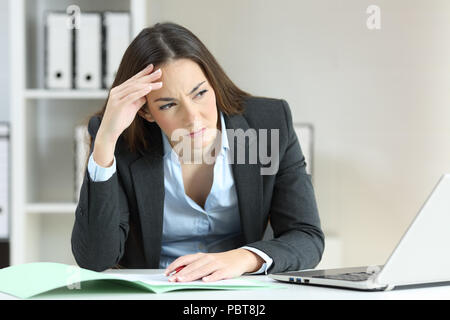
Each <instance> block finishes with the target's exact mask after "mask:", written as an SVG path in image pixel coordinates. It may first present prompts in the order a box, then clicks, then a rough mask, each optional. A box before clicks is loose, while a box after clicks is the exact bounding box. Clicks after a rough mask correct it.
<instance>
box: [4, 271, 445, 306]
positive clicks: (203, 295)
mask: <svg viewBox="0 0 450 320" xmlns="http://www.w3.org/2000/svg"><path fill="white" fill-rule="evenodd" d="M105 272H107V273H117V274H120V273H126V272H127V270H124V269H123V270H107V271H105ZM162 272H163V270H162V269H160V270H159V269H133V270H132V273H134V274H136V273H150V274H151V273H162ZM242 278H244V279H257V280H262V281H271V282H275V283H277V284H282V285H284V286H285V287H286V288H282V289H253V290H189V291H174V292H168V293H160V294H155V293H150V292H144V291H141V292H139V291H137V289H134V288H128V287H122V286H119V285H117V284H114V283H107V282H105V283H103V284H102V286H101V287H99V286H98V285H96V284H95V283H93V284H89V283H81V289H80V290H76V289H74V290H68V289H67V288H62V289H57V290H54V291H51V292H49V293H45V294H42V295H39V296H37V297H35V298H34V299H84V300H86V299H89V300H90V299H101V300H108V299H112V300H114V299H120V300H128V299H133V300H311V299H312V300H347V299H350V300H366V299H369V300H380V299H381V300H396V299H401V300H403V299H406V300H416V299H420V300H428V299H439V300H442V299H450V285H447V286H434V287H427V288H414V289H400V290H393V291H383V292H362V291H354V290H345V289H334V288H325V287H314V286H305V285H298V284H289V283H282V282H277V281H275V280H272V279H270V278H268V277H267V276H260V275H258V276H257V275H251V276H243V277H242ZM87 287H89V292H86V291H83V288H87ZM0 299H8V300H9V299H16V298H15V297H12V296H9V295H6V294H3V293H0Z"/></svg>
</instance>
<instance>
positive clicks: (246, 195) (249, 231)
mask: <svg viewBox="0 0 450 320" xmlns="http://www.w3.org/2000/svg"><path fill="white" fill-rule="evenodd" d="M224 120H225V126H226V127H227V129H233V130H237V129H242V130H243V132H246V131H247V130H248V129H250V127H249V125H248V122H247V120H246V119H245V118H244V117H243V116H242V115H232V116H230V117H228V116H227V115H225V114H224ZM244 142H245V143H244V145H242V142H241V141H240V140H238V139H236V138H235V137H234V135H233V134H228V143H229V145H230V150H232V154H231V159H233V162H232V165H231V166H232V170H233V176H234V183H235V187H236V193H237V198H238V206H239V213H240V216H241V229H242V232H243V233H244V237H245V242H246V244H248V243H252V242H255V241H258V240H261V237H262V234H263V223H262V221H261V219H260V218H259V217H260V215H261V214H262V213H261V210H262V206H261V204H262V177H261V174H260V165H259V164H258V161H257V163H255V164H250V163H249V157H248V151H249V150H251V149H250V146H252V145H253V144H254V143H256V142H257V139H247V138H246V139H245V141H244ZM244 150H245V152H246V153H247V156H246V158H245V161H244V163H241V164H240V163H238V161H237V160H238V153H239V152H243V151H244ZM241 162H242V161H241Z"/></svg>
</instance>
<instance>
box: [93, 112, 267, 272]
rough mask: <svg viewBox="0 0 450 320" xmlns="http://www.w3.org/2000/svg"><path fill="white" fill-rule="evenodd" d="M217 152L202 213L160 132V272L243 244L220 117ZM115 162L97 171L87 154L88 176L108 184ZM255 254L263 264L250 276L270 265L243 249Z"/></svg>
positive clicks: (265, 258) (169, 146)
mask: <svg viewBox="0 0 450 320" xmlns="http://www.w3.org/2000/svg"><path fill="white" fill-rule="evenodd" d="M219 113H220V121H221V129H222V130H221V148H220V149H219V150H220V152H219V153H218V155H217V157H216V159H215V163H214V178H213V184H212V187H211V191H210V193H209V194H208V197H207V198H206V202H205V204H204V209H203V208H202V207H201V206H199V205H198V204H197V203H196V202H195V201H194V200H192V199H191V198H190V197H189V196H188V195H186V192H185V190H184V182H183V176H182V171H181V165H180V162H179V159H178V155H177V154H176V152H175V151H174V150H173V149H172V147H171V145H170V143H169V140H168V137H167V136H166V135H165V133H164V132H163V131H161V134H162V138H163V147H164V149H163V150H164V151H163V152H164V160H163V161H164V188H165V197H164V218H163V233H162V247H161V257H160V265H159V267H160V268H162V269H163V268H166V267H167V266H168V265H169V264H170V263H171V262H172V261H174V260H175V259H176V258H178V257H180V256H183V255H186V254H193V253H197V252H223V251H227V250H231V249H234V248H236V247H237V246H238V243H240V240H241V239H242V238H243V235H242V232H241V225H240V215H239V207H238V202H237V194H236V189H235V184H234V179H233V173H232V167H231V165H230V161H229V156H230V152H229V151H230V148H229V144H228V137H227V134H226V127H225V121H224V118H223V114H222V112H219ZM115 162H116V160H115V158H114V161H113V164H112V165H111V166H110V167H108V168H103V167H101V166H99V165H97V164H96V163H95V161H94V158H93V155H92V154H91V156H90V158H89V162H88V171H89V175H90V177H91V179H92V180H93V181H95V182H97V181H106V180H108V179H109V178H110V177H111V176H112V175H113V174H114V172H115V171H116V163H115ZM242 248H245V249H247V250H250V251H252V252H254V253H256V254H258V255H259V256H260V257H261V258H262V259H263V260H264V261H265V263H264V264H263V265H262V267H261V268H260V269H259V270H258V271H256V272H254V273H261V272H265V273H267V270H268V269H269V268H270V266H271V264H272V262H273V261H272V259H271V258H270V257H269V256H267V254H265V253H264V252H262V251H260V250H258V249H256V248H252V247H248V246H244V247H242Z"/></svg>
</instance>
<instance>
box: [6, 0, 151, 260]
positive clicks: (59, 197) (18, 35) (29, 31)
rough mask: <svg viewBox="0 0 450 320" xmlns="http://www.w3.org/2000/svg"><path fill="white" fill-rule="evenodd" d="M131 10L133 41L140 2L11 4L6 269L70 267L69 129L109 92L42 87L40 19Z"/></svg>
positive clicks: (139, 24) (27, 0) (37, 0)
mask: <svg viewBox="0 0 450 320" xmlns="http://www.w3.org/2000/svg"><path fill="white" fill-rule="evenodd" d="M73 4H74V5H77V6H79V7H80V9H81V11H82V12H83V11H129V12H130V17H131V37H132V38H133V37H134V36H136V35H137V33H139V31H140V30H142V28H144V27H145V26H146V24H147V23H146V21H147V17H146V15H147V8H146V6H147V2H146V1H145V0H70V1H68V0H10V1H9V10H10V12H9V14H10V19H9V21H10V57H11V69H10V70H11V106H10V110H11V153H12V154H11V159H12V172H11V195H12V196H11V213H12V214H11V238H10V245H11V250H10V262H11V264H12V265H15V264H21V263H27V262H34V261H53V262H61V263H67V264H74V263H75V261H74V259H73V257H72V251H71V244H70V237H71V233H72V227H73V223H74V212H75V208H76V203H75V201H74V199H73V194H74V179H75V178H74V161H75V160H74V158H75V157H74V130H75V127H76V126H77V125H80V124H83V123H86V122H87V120H88V118H89V116H90V115H91V114H93V113H94V112H95V111H96V110H98V109H100V108H101V107H102V105H103V103H104V101H105V99H106V98H107V96H108V90H56V89H55V90H49V89H45V86H44V20H43V19H44V13H45V12H46V11H62V12H64V11H66V8H67V7H68V6H69V5H73Z"/></svg>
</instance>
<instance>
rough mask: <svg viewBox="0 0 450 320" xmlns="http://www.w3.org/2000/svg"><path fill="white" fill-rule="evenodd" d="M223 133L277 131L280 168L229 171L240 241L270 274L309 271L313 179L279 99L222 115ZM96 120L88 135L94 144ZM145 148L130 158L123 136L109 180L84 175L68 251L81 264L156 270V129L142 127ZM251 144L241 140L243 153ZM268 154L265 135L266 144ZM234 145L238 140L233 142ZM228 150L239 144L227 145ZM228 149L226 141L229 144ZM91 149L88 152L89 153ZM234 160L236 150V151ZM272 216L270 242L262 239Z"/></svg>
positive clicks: (315, 230)
mask: <svg viewBox="0 0 450 320" xmlns="http://www.w3.org/2000/svg"><path fill="white" fill-rule="evenodd" d="M224 120H225V124H226V127H227V129H239V128H241V129H243V130H244V131H245V130H247V129H250V128H253V129H256V132H258V129H279V169H278V172H277V173H276V174H272V175H261V172H260V169H261V168H262V167H264V166H265V167H269V166H270V165H263V164H261V163H260V161H259V159H258V161H257V163H256V164H251V162H250V161H248V160H247V161H245V163H244V164H242V161H240V162H239V161H237V159H235V161H234V163H233V164H232V171H233V176H234V181H235V187H236V192H237V197H238V206H239V211H240V217H241V229H242V232H243V237H242V240H243V243H241V245H248V246H251V247H254V248H257V249H259V250H261V251H263V252H265V253H266V254H267V255H268V256H270V257H271V258H272V259H273V264H272V266H271V268H270V269H269V270H268V272H269V273H275V272H282V271H288V270H299V269H309V268H314V267H315V266H316V265H317V264H318V263H319V261H320V259H321V257H322V253H323V250H324V234H323V232H322V230H321V227H320V219H319V215H318V211H317V205H316V200H315V196H314V191H313V186H312V183H311V176H310V175H309V174H307V173H306V171H305V166H306V163H305V158H304V156H303V154H302V151H301V148H300V144H299V142H298V140H297V136H296V134H295V131H294V129H293V124H292V116H291V111H290V109H289V106H288V104H287V103H286V101H284V100H278V99H270V98H261V97H250V98H246V99H245V112H244V113H243V114H242V115H233V116H227V115H225V114H224ZM100 122H101V119H100V118H99V117H92V118H91V119H90V121H89V126H88V130H89V133H90V135H91V136H92V137H93V138H94V139H95V136H96V133H97V130H98V128H99V126H100ZM146 126H147V128H148V130H147V133H146V134H147V136H146V139H148V141H149V142H150V143H149V145H150V146H151V148H149V150H148V151H146V152H144V153H132V152H130V151H129V150H127V147H126V145H125V143H124V141H123V139H122V138H119V140H118V142H117V144H116V150H115V157H116V165H117V171H116V173H115V174H114V175H113V176H112V177H111V178H110V179H109V180H107V181H104V182H93V181H92V180H91V179H90V176H89V173H88V171H87V170H86V172H85V177H84V182H83V185H82V188H81V192H80V199H79V202H78V206H77V209H76V212H75V224H74V227H73V231H72V251H73V254H74V257H75V259H76V261H77V263H78V265H79V266H80V267H83V268H87V269H91V270H96V271H102V270H105V269H108V268H112V267H115V266H117V265H120V266H121V267H125V268H153V269H156V268H158V267H159V258H160V253H161V237H162V229H163V225H162V224H163V209H164V167H163V145H162V136H161V129H160V128H159V127H158V126H157V125H156V124H155V123H147V124H146ZM258 139H259V135H258V136H257V137H256V139H253V140H252V139H245V148H246V150H248V149H249V147H250V146H251V145H252V144H253V143H258V141H256V140H258ZM267 140H268V143H269V149H268V150H271V149H270V138H268V139H267ZM236 141H237V140H236ZM233 145H234V151H236V148H237V146H238V143H233ZM230 146H231V144H230ZM91 151H92V148H91ZM234 155H235V156H236V155H237V152H234ZM269 218H270V224H271V226H272V228H273V233H274V238H273V239H271V240H263V235H264V231H265V229H266V227H267V223H268V221H269Z"/></svg>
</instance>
